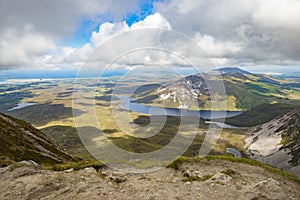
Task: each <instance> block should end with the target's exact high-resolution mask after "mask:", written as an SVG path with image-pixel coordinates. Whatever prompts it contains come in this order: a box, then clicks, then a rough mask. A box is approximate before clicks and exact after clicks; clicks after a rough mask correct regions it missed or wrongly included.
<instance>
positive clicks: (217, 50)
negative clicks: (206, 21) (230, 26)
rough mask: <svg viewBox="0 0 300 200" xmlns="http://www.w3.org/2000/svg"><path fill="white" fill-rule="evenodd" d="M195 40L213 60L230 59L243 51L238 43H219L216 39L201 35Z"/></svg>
mask: <svg viewBox="0 0 300 200" xmlns="http://www.w3.org/2000/svg"><path fill="white" fill-rule="evenodd" d="M195 40H196V42H197V43H198V44H199V45H200V46H201V47H202V48H203V49H204V50H205V51H206V52H207V53H208V55H209V56H210V57H212V58H222V57H229V56H232V55H234V54H236V53H238V52H239V51H241V49H242V47H241V45H240V44H238V43H236V42H233V41H225V42H218V41H216V39H215V38H214V37H212V36H209V35H201V34H200V33H197V34H196V36H195Z"/></svg>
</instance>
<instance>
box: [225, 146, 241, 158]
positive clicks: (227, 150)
mask: <svg viewBox="0 0 300 200" xmlns="http://www.w3.org/2000/svg"><path fill="white" fill-rule="evenodd" d="M226 152H227V153H231V154H232V155H234V157H236V158H241V157H242V154H241V152H240V151H239V150H237V149H235V148H227V149H226Z"/></svg>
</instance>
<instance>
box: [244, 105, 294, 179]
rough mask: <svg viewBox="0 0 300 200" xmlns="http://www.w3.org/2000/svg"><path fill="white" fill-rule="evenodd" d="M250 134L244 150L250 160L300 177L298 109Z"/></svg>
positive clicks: (257, 128)
mask: <svg viewBox="0 0 300 200" xmlns="http://www.w3.org/2000/svg"><path fill="white" fill-rule="evenodd" d="M250 133H251V137H249V138H247V139H246V149H247V153H248V154H249V156H250V157H251V158H253V159H256V160H259V161H262V162H266V163H268V164H270V165H273V166H276V167H279V168H282V169H284V170H288V171H290V172H292V173H294V174H296V175H297V176H300V107H297V108H296V109H294V110H292V111H291V112H289V113H287V114H285V115H284V116H281V117H278V118H275V119H273V120H271V121H270V122H267V123H265V124H263V125H261V126H258V127H256V128H255V129H254V130H253V131H251V132H250Z"/></svg>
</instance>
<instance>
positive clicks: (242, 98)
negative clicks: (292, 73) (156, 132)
mask: <svg viewBox="0 0 300 200" xmlns="http://www.w3.org/2000/svg"><path fill="white" fill-rule="evenodd" d="M218 71H219V72H220V74H221V76H222V79H223V83H224V87H225V91H226V105H227V110H250V109H251V108H253V107H255V106H258V105H260V104H264V103H268V104H271V103H272V104H274V103H286V104H295V105H300V90H299V89H298V88H295V87H293V86H292V83H291V82H290V81H288V80H282V79H277V78H274V77H271V76H268V75H263V74H252V73H250V72H247V71H245V70H242V69H239V68H221V69H218ZM203 77H205V79H204V78H203ZM208 81H209V82H210V84H209V85H213V84H214V82H216V81H219V80H216V76H215V75H214V73H212V72H209V73H206V74H196V75H190V76H186V77H184V78H182V79H180V80H176V81H173V82H170V83H167V84H165V85H163V86H161V87H153V88H152V90H149V89H148V90H147V92H140V93H137V94H135V96H134V97H135V99H136V102H138V103H144V104H150V105H157V106H164V107H171V108H186V109H199V108H200V109H204V110H205V109H210V108H211V107H210V104H211V96H210V93H209V91H211V90H212V89H211V88H209V87H208V84H207V82H208ZM212 95H216V96H217V97H218V98H219V99H222V98H224V97H221V96H220V94H212ZM223 100H224V99H223ZM220 109H222V108H220Z"/></svg>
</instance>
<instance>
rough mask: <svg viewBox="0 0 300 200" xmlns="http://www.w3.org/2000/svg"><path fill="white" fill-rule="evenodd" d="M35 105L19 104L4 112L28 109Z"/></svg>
mask: <svg viewBox="0 0 300 200" xmlns="http://www.w3.org/2000/svg"><path fill="white" fill-rule="evenodd" d="M35 104H36V103H19V104H17V105H16V106H15V107H13V108H10V109H8V110H6V111H13V110H18V109H21V108H25V107H28V106H33V105H35Z"/></svg>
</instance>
